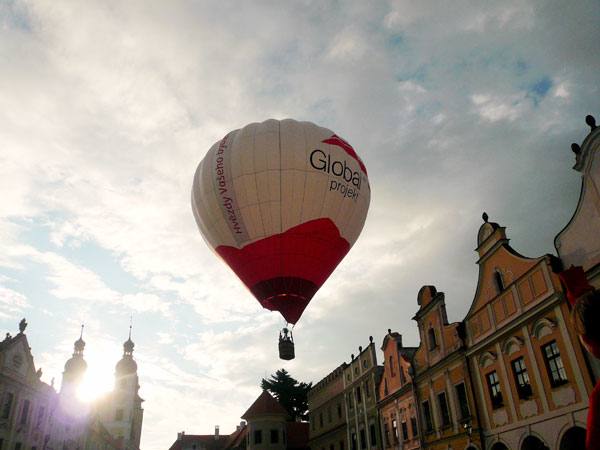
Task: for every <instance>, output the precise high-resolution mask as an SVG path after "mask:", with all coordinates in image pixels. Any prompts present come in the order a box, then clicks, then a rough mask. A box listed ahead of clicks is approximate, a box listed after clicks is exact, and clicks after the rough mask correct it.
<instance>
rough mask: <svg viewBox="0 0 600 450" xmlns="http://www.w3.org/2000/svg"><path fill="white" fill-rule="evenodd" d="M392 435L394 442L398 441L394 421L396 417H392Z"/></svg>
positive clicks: (396, 423) (396, 424) (396, 425)
mask: <svg viewBox="0 0 600 450" xmlns="http://www.w3.org/2000/svg"><path fill="white" fill-rule="evenodd" d="M392 437H393V438H394V443H396V442H398V422H396V419H392Z"/></svg>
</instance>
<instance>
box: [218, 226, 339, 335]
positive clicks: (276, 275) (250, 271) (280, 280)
mask: <svg viewBox="0 0 600 450" xmlns="http://www.w3.org/2000/svg"><path fill="white" fill-rule="evenodd" d="M349 250H350V244H349V243H348V241H346V239H344V238H343V237H342V236H341V235H340V232H339V230H338V228H337V227H336V225H335V224H334V223H333V221H332V220H331V219H328V218H322V219H316V220H311V221H309V222H305V223H303V224H300V225H298V226H295V227H293V228H290V229H289V230H287V231H285V232H283V233H281V234H276V235H273V236H269V237H267V238H264V239H261V240H259V241H256V242H253V243H251V244H248V245H246V246H245V247H243V248H241V249H238V248H235V247H230V246H225V245H221V246H219V247H217V248H216V251H217V253H218V254H219V255H220V256H221V257H222V258H223V259H224V260H225V262H226V263H227V264H228V265H229V267H231V269H232V270H233V271H234V272H235V273H236V274H237V275H238V277H239V278H240V279H241V280H242V282H243V283H244V284H245V285H246V286H247V287H248V289H250V291H251V292H252V294H253V295H254V296H255V297H256V298H257V300H258V301H259V302H260V304H261V305H262V306H263V307H264V308H267V309H270V310H272V311H279V312H280V313H281V314H282V315H283V317H284V318H285V319H286V320H287V321H288V322H289V323H296V322H297V321H298V319H299V318H300V316H301V315H302V313H303V311H304V309H305V308H306V306H307V305H308V303H309V302H310V300H311V298H312V297H313V296H314V295H315V293H316V292H317V290H318V289H319V288H320V287H321V286H322V285H323V283H324V282H325V281H326V280H327V278H329V276H330V275H331V273H332V272H333V271H334V269H335V268H336V267H337V265H338V264H339V263H340V261H341V260H342V259H343V258H344V256H346V254H347V253H348V251H349Z"/></svg>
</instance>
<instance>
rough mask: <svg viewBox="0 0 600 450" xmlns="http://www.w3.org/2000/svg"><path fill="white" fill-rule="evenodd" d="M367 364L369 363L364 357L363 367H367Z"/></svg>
mask: <svg viewBox="0 0 600 450" xmlns="http://www.w3.org/2000/svg"><path fill="white" fill-rule="evenodd" d="M367 365H368V363H367V360H366V359H363V369H366V368H367Z"/></svg>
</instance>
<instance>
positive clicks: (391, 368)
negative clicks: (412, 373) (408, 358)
mask: <svg viewBox="0 0 600 450" xmlns="http://www.w3.org/2000/svg"><path fill="white" fill-rule="evenodd" d="M389 362H390V375H392V376H393V377H395V376H396V373H395V372H394V359H393V358H392V356H391V355H390V357H389Z"/></svg>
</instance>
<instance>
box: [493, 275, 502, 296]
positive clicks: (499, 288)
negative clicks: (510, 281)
mask: <svg viewBox="0 0 600 450" xmlns="http://www.w3.org/2000/svg"><path fill="white" fill-rule="evenodd" d="M494 284H495V285H496V291H497V292H498V294H501V293H502V291H503V290H504V280H503V279H502V274H501V273H500V271H499V270H495V271H494Z"/></svg>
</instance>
